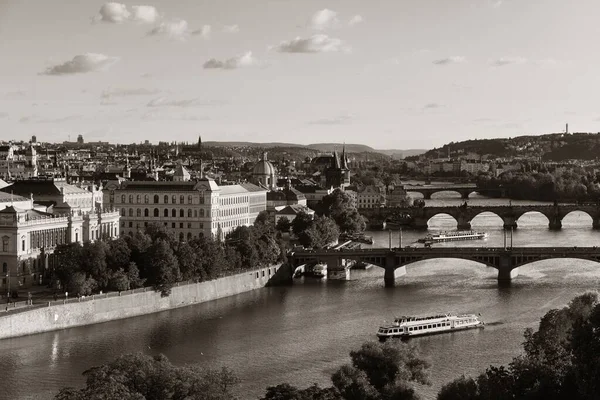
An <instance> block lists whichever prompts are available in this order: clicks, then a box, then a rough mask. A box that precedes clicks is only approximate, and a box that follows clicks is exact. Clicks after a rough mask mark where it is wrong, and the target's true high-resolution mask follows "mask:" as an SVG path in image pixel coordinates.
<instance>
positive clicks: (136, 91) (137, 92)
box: [101, 88, 160, 99]
mask: <svg viewBox="0 0 600 400" xmlns="http://www.w3.org/2000/svg"><path fill="white" fill-rule="evenodd" d="M159 92H160V90H158V89H146V88H130V89H125V88H111V89H107V90H104V91H103V92H102V94H101V97H102V98H103V99H110V98H113V97H128V96H147V95H152V94H157V93H159Z"/></svg>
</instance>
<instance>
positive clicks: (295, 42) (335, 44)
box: [274, 34, 347, 53]
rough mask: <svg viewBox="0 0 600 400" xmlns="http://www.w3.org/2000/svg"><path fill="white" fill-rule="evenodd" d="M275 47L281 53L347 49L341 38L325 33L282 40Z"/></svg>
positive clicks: (323, 51) (324, 51)
mask: <svg viewBox="0 0 600 400" xmlns="http://www.w3.org/2000/svg"><path fill="white" fill-rule="evenodd" d="M274 48H275V50H277V51H279V52H281V53H326V52H335V51H342V50H347V48H344V46H343V42H342V41H341V40H340V39H336V38H332V37H329V36H327V35H324V34H318V35H312V36H310V37H308V38H301V37H297V38H295V39H292V40H289V41H286V42H281V43H280V44H279V45H278V46H275V47H274Z"/></svg>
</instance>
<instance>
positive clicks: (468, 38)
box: [0, 0, 600, 149]
mask: <svg viewBox="0 0 600 400" xmlns="http://www.w3.org/2000/svg"><path fill="white" fill-rule="evenodd" d="M598 15H600V2H599V1H598V0H573V1H565V0H503V1H497V0H369V1H366V0H329V1H316V0H150V1H146V0H144V2H142V3H139V2H137V1H133V2H127V3H105V2H102V1H92V0H68V1H67V0H62V1H61V0H0V138H1V139H5V140H8V139H29V138H30V137H31V135H36V136H37V138H38V140H41V141H63V140H68V139H69V135H70V138H71V140H75V138H76V137H77V135H78V134H83V136H84V138H85V139H86V141H92V140H103V141H111V142H119V143H130V142H138V141H141V140H144V139H149V140H151V141H154V142H157V141H159V140H167V141H171V140H178V141H192V142H195V141H196V140H197V137H198V135H202V138H203V140H205V141H208V140H221V141H225V140H228V141H233V140H235V141H237V140H246V141H255V142H267V141H281V142H293V143H300V144H308V143H316V142H346V143H361V144H367V145H370V146H372V147H374V148H377V149H384V148H388V149H389V148H399V149H408V148H431V147H434V146H440V145H442V144H444V143H447V142H450V141H459V140H465V139H470V138H493V137H511V136H518V135H524V134H543V133H550V132H560V131H562V130H564V125H565V123H566V122H568V123H569V127H570V129H569V130H570V131H583V132H596V131H600V107H598V105H597V96H598V95H597V93H600V73H598V71H597V68H598V66H599V65H600V52H598V51H597V43H598V38H599V37H600V24H598V22H597V17H598Z"/></svg>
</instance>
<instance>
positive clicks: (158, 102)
mask: <svg viewBox="0 0 600 400" xmlns="http://www.w3.org/2000/svg"><path fill="white" fill-rule="evenodd" d="M220 104H224V103H222V102H218V101H202V100H200V99H198V98H194V99H183V100H169V99H167V98H165V97H157V98H156V99H152V100H150V102H149V103H148V104H146V106H147V107H200V106H215V105H220Z"/></svg>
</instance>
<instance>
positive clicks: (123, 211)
mask: <svg viewBox="0 0 600 400" xmlns="http://www.w3.org/2000/svg"><path fill="white" fill-rule="evenodd" d="M124 216H125V209H124V208H121V217H124Z"/></svg>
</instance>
